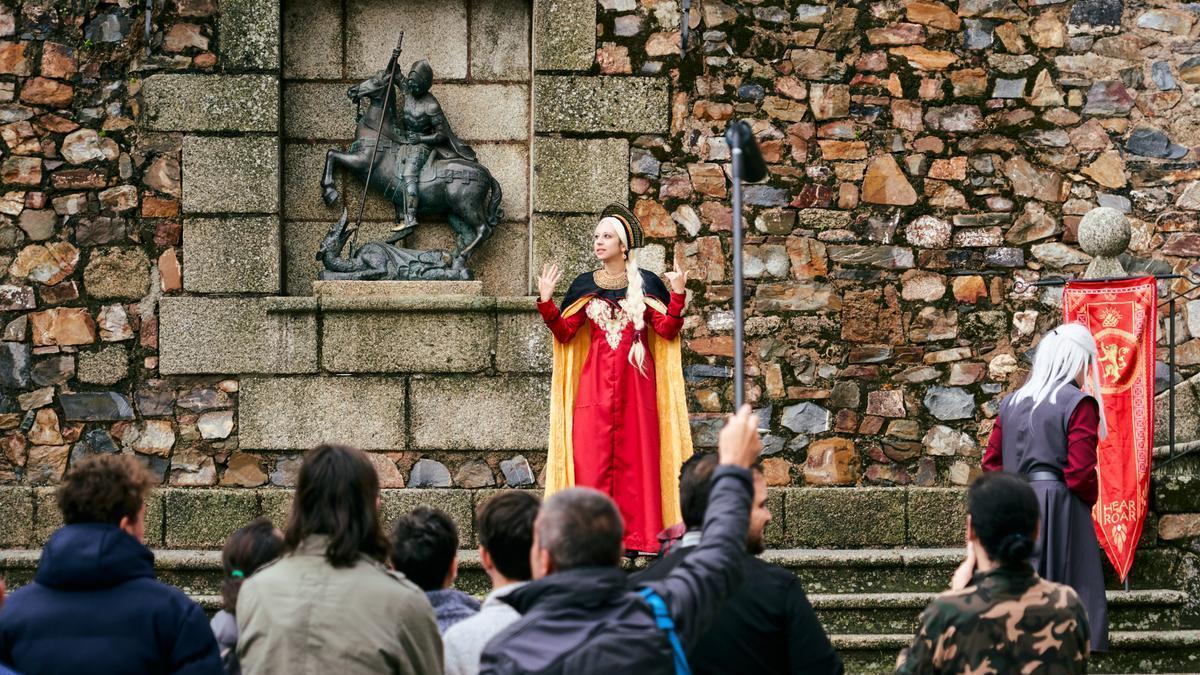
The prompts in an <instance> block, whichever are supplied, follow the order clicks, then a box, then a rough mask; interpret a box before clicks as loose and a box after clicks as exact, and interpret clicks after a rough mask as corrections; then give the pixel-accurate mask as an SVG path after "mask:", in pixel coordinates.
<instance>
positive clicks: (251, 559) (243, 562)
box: [211, 518, 283, 675]
mask: <svg viewBox="0 0 1200 675" xmlns="http://www.w3.org/2000/svg"><path fill="white" fill-rule="evenodd" d="M281 553H283V533H282V532H280V531H279V530H277V529H275V526H274V525H272V524H271V521H270V520H267V519H266V518H256V519H254V520H252V521H250V524H249V525H247V526H245V527H243V528H242V529H240V530H238V531H237V532H234V533H233V534H231V535H229V539H228V540H226V541H225V547H224V548H223V549H221V567H222V568H223V569H224V572H225V576H224V578H223V579H222V580H221V611H219V612H217V613H216V615H215V616H213V618H212V622H211V625H212V629H213V634H214V635H216V637H217V644H218V645H219V646H220V647H221V665H222V666H224V667H225V673H226V675H239V674H240V673H241V672H242V668H241V666H240V665H239V664H238V660H237V638H238V632H237V619H236V618H234V615H235V614H237V598H238V591H239V590H241V588H242V583H244V582H245V581H246V578H247V577H249V576H250V575H251V574H254V573H255V572H256V571H257V570H258V568H260V567H262V566H263V565H266V564H267V563H269V562H271V561H272V560H274V559H276V558H278V557H279V555H280V554H281Z"/></svg>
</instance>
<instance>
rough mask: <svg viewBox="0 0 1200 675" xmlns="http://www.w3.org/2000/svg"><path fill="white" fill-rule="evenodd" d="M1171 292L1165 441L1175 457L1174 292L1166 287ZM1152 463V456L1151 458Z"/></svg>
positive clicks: (1172, 457) (1172, 456)
mask: <svg viewBox="0 0 1200 675" xmlns="http://www.w3.org/2000/svg"><path fill="white" fill-rule="evenodd" d="M1167 292H1168V293H1170V294H1171V302H1170V305H1171V310H1170V311H1171V319H1170V322H1171V324H1170V326H1168V327H1167V334H1168V336H1169V337H1168V338H1167V343H1168V344H1167V353H1168V354H1169V355H1170V361H1171V364H1170V366H1168V368H1167V370H1168V372H1167V442H1168V443H1170V444H1171V459H1174V458H1175V293H1174V291H1173V290H1171V289H1168V290H1167ZM1151 463H1152V464H1153V458H1152V459H1151Z"/></svg>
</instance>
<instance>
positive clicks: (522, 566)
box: [475, 490, 542, 581]
mask: <svg viewBox="0 0 1200 675" xmlns="http://www.w3.org/2000/svg"><path fill="white" fill-rule="evenodd" d="M541 503H542V502H541V500H540V499H538V498H537V496H536V495H534V494H532V493H530V492H528V491H526V490H506V491H504V492H501V493H500V494H498V495H496V496H495V497H492V498H491V499H489V500H487V501H486V502H484V504H483V505H482V506H480V507H479V510H478V512H477V513H476V514H475V529H476V531H477V532H479V544H480V546H483V548H485V549H486V550H487V552H488V555H490V556H491V557H492V562H493V563H495V565H496V569H497V570H499V571H500V574H503V575H504V576H505V577H507V578H509V579H514V580H517V581H528V580H529V579H531V578H533V571H532V570H531V569H530V567H529V548H530V547H531V546H533V521H534V520H535V519H537V512H538V508H539V507H540V506H541Z"/></svg>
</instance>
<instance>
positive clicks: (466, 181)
mask: <svg viewBox="0 0 1200 675" xmlns="http://www.w3.org/2000/svg"><path fill="white" fill-rule="evenodd" d="M388 86H389V84H388V77H387V73H385V72H381V73H377V74H375V75H374V76H372V77H371V78H370V79H367V80H365V81H363V82H360V83H359V84H356V85H354V86H353V87H350V88H349V89H348V90H346V95H347V96H349V97H350V99H351V100H353V101H354V102H355V103H358V104H360V105H361V102H362V101H363V100H366V101H367V102H368V105H367V109H366V111H365V112H363V113H361V114H360V115H359V116H358V123H357V127H356V129H355V140H354V143H352V144H351V145H350V149H349V150H347V151H345V152H343V151H341V150H337V149H333V150H330V151H329V152H327V153H326V154H325V173H324V175H323V176H322V177H321V188H322V190H323V193H324V194H323V197H324V199H325V203H326V204H329V205H331V206H332V205H333V204H334V203H335V202H337V199H338V196H339V195H338V191H337V188H335V187H334V184H333V171H334V169H335V168H336V167H339V166H340V167H342V168H344V169H346V170H348V171H350V172H351V173H352V174H354V175H356V176H358V178H359V179H360V180H364V179H365V178H366V176H367V172H368V169H370V174H371V185H370V186H369V187H370V189H373V190H376V191H378V192H381V193H383V195H384V196H385V197H387V198H388V199H389V200H390V201H391V202H392V204H394V205H395V207H396V222H397V223H399V222H401V221H402V220H403V217H404V216H403V214H404V179H403V177H402V175H401V172H402V168H403V166H404V157H405V153H406V151H407V150H408V148H409V146H408V144H407V143H406V142H405V135H404V131H403V130H401V129H398V128H397V127H396V117H395V112H396V109H395V105H394V101H393V102H389V104H388V106H387V109H386V110H385V109H384V105H383V101H384V95H385V94H386V93H387V88H388ZM376 139H378V143H379V150H378V152H375V151H374V149H375V144H376ZM372 157H374V159H375V162H374V167H373V168H371V158H372ZM418 190H419V197H418V200H417V203H418V204H419V207H418V208H419V213H421V214H426V215H435V214H442V213H444V214H446V219H447V220H448V221H449V222H450V227H451V229H453V230H454V234H455V238H456V242H457V245H456V249H455V251H454V254H453V255H454V257H455V265H456V266H461V264H462V263H463V262H464V261H465V260H466V259H467V258H468V257H469V256H470V255H471V253H472V252H473V251H474V250H475V248H476V247H477V246H478V245H479V244H480V243H482V242H483V241H484V240H485V239H487V238H488V237H489V236H490V235H491V233H492V230H494V229H495V228H496V224H497V223H499V222H500V218H501V216H502V212H501V210H500V200H501V197H502V193H501V190H500V183H498V182H497V181H496V179H495V178H493V177H492V174H491V172H490V171H488V170H487V168H486V167H484V166H483V165H482V164H480V163H478V162H472V161H470V160H466V159H461V158H452V159H445V158H441V157H438V156H437V153H436V152H435V153H430V159H429V162H428V163H427V164H426V166H425V169H424V170H423V171H422V172H421V179H420V183H419V185H418ZM413 229H414V228H413V227H405V228H402V229H400V230H398V231H396V232H395V233H394V234H393V235H392V236H391V237H389V238H388V242H396V241H399V240H400V239H403V238H404V237H405V236H407V235H408V234H409V233H410V232H411V231H412V230H413Z"/></svg>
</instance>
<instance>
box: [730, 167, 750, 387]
mask: <svg viewBox="0 0 1200 675" xmlns="http://www.w3.org/2000/svg"><path fill="white" fill-rule="evenodd" d="M730 153H731V155H732V157H733V317H734V318H733V409H734V410H741V409H742V402H743V401H745V399H746V383H745V382H744V381H743V373H745V372H746V371H745V368H746V355H745V352H746V349H745V340H746V327H745V323H746V319H745V316H746V315H745V308H744V307H743V305H744V304H745V302H744V301H743V299H742V166H741V165H742V149H741V148H740V147H737V146H733V147H731V148H730Z"/></svg>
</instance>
